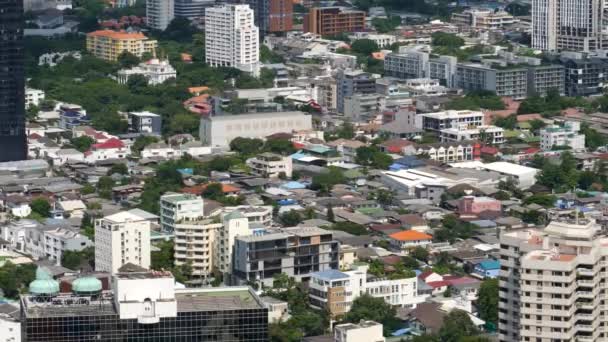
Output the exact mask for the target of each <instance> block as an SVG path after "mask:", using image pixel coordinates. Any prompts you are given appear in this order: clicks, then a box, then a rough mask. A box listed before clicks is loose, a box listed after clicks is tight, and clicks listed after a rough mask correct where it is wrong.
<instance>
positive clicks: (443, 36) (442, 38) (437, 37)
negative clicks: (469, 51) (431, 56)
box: [431, 32, 464, 48]
mask: <svg viewBox="0 0 608 342" xmlns="http://www.w3.org/2000/svg"><path fill="white" fill-rule="evenodd" d="M431 39H432V41H431V44H432V45H433V46H445V47H450V48H459V47H461V46H463V45H464V39H462V38H460V37H458V36H457V35H455V34H453V33H445V32H434V33H433V34H431Z"/></svg>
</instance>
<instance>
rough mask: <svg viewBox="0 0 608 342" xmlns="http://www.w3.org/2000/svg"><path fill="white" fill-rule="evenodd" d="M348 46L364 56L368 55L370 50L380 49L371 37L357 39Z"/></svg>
mask: <svg viewBox="0 0 608 342" xmlns="http://www.w3.org/2000/svg"><path fill="white" fill-rule="evenodd" d="M350 48H351V50H352V51H354V52H356V53H360V54H362V55H365V56H369V55H371V54H372V52H376V51H378V50H379V49H380V48H378V44H376V42H375V41H373V40H371V39H357V40H355V41H354V42H353V43H352V44H351V46H350Z"/></svg>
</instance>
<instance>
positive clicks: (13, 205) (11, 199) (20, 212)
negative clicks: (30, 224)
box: [2, 195, 32, 217]
mask: <svg viewBox="0 0 608 342" xmlns="http://www.w3.org/2000/svg"><path fill="white" fill-rule="evenodd" d="M2 205H3V208H4V211H5V212H8V213H10V214H11V215H13V216H14V217H27V216H29V215H30V214H31V213H32V209H31V208H30V201H29V200H28V199H27V198H26V197H24V196H21V195H12V196H6V197H5V198H4V199H3V200H2Z"/></svg>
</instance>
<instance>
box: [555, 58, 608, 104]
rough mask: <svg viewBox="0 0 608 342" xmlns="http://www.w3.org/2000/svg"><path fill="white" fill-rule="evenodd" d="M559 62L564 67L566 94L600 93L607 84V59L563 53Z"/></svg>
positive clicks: (585, 94) (583, 95)
mask: <svg viewBox="0 0 608 342" xmlns="http://www.w3.org/2000/svg"><path fill="white" fill-rule="evenodd" d="M559 62H561V64H562V65H563V66H564V68H565V82H564V83H565V93H566V95H567V96H573V97H576V96H582V97H585V96H590V95H597V94H601V93H602V92H603V91H604V89H605V87H606V86H607V85H608V59H604V58H597V57H588V56H585V55H583V54H580V53H577V54H574V53H568V54H564V55H563V56H562V57H561V58H560V59H559Z"/></svg>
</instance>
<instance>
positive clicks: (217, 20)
mask: <svg viewBox="0 0 608 342" xmlns="http://www.w3.org/2000/svg"><path fill="white" fill-rule="evenodd" d="M259 41H260V37H259V30H258V27H257V26H255V24H254V14H253V10H252V9H251V8H250V7H249V5H233V4H228V5H221V6H216V7H209V8H207V9H206V10H205V60H206V62H207V64H209V65H211V66H212V67H233V68H237V69H240V70H241V71H244V72H248V73H251V74H253V75H254V76H257V75H258V74H259V69H260V65H259V64H260V63H259V61H260V56H259V55H260V43H259Z"/></svg>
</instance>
